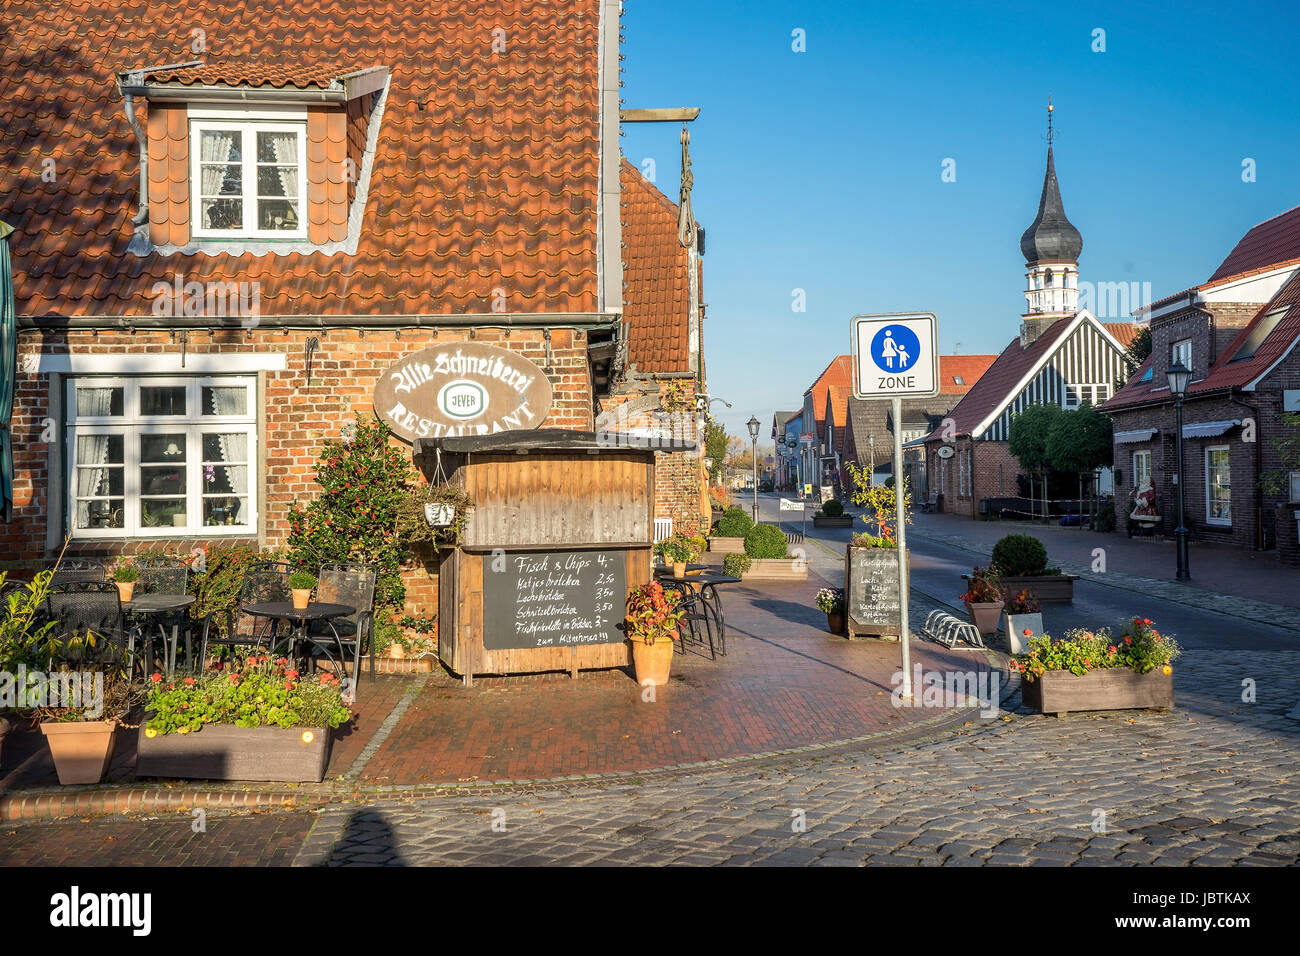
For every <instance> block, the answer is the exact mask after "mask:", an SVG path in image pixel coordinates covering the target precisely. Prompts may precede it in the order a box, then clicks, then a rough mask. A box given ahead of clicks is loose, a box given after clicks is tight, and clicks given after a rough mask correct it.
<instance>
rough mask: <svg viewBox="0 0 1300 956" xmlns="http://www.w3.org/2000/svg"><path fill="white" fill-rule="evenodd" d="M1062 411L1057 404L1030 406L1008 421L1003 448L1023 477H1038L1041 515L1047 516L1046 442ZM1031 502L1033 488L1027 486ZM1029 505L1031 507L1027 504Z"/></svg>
mask: <svg viewBox="0 0 1300 956" xmlns="http://www.w3.org/2000/svg"><path fill="white" fill-rule="evenodd" d="M1064 414H1065V410H1064V409H1063V408H1061V406H1059V405H1030V406H1029V407H1028V408H1026V409H1025V410H1024V411H1023V412H1021V413H1020V414H1019V415H1016V416H1015V417H1014V418H1012V419H1011V429H1010V431H1009V433H1008V435H1007V439H1008V441H1007V447H1008V450H1009V451H1010V452H1011V454H1012V455H1014V456H1015V457H1016V459H1017V460H1018V461H1019V462H1020V467H1021V468H1023V469H1024V470H1025V473H1026V474H1027V475H1031V476H1032V475H1038V476H1039V477H1040V478H1042V480H1043V499H1044V500H1043V513H1044V515H1046V513H1047V500H1046V499H1047V473H1048V470H1049V469H1050V468H1051V466H1052V460H1051V457H1050V456H1049V455H1048V452H1047V442H1048V440H1049V439H1050V438H1051V436H1052V433H1053V432H1054V431H1055V430H1056V428H1057V423H1058V422H1059V421H1060V418H1061V416H1062V415H1064ZM1029 497H1030V501H1031V502H1032V501H1033V498H1034V495H1033V486H1032V484H1031V486H1030V494H1029ZM1031 506H1032V505H1031Z"/></svg>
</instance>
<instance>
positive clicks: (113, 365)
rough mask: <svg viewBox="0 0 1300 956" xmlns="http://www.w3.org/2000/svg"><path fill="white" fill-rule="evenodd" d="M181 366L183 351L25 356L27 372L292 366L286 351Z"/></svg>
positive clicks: (192, 357)
mask: <svg viewBox="0 0 1300 956" xmlns="http://www.w3.org/2000/svg"><path fill="white" fill-rule="evenodd" d="M184 361H185V364H184V365H183V366H182V365H181V353H180V352H179V351H176V352H165V353H163V354H161V355H142V354H139V353H134V352H133V353H131V354H129V355H84V354H81V353H74V354H66V353H65V354H58V355H51V354H49V353H45V352H41V353H38V354H36V355H31V354H28V355H24V356H23V357H22V362H21V363H20V364H21V366H22V371H23V373H24V374H25V375H46V374H58V375H166V374H181V375H200V374H204V373H219V374H237V373H239V372H282V371H284V370H285V369H286V368H288V367H289V357H288V356H287V355H285V353H283V352H260V353H247V352H231V353H210V352H201V353H198V354H187V355H186V356H185V359H184Z"/></svg>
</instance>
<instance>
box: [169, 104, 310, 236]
mask: <svg viewBox="0 0 1300 956" xmlns="http://www.w3.org/2000/svg"><path fill="white" fill-rule="evenodd" d="M306 163H307V127H306V125H305V124H304V123H263V122H236V121H224V120H194V121H192V122H191V123H190V197H191V202H192V203H193V206H194V208H193V210H192V215H191V217H190V218H191V221H192V225H193V230H194V235H195V236H197V237H241V238H243V237H253V238H264V239H305V238H306V236H307V168H306Z"/></svg>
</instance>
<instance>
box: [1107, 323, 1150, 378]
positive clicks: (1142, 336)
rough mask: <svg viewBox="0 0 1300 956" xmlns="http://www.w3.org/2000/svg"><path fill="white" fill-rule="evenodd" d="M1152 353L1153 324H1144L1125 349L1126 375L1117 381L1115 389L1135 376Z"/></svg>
mask: <svg viewBox="0 0 1300 956" xmlns="http://www.w3.org/2000/svg"><path fill="white" fill-rule="evenodd" d="M1150 355H1151V326H1149V325H1144V326H1142V327H1141V328H1140V329H1138V330H1137V334H1136V335H1134V336H1133V341H1132V342H1130V343H1129V345H1128V348H1126V349H1125V350H1124V366H1125V369H1124V377H1123V379H1122V380H1121V381H1118V382H1116V383H1115V391H1117V392H1118V391H1119V390H1120V389H1121V388H1123V387H1124V385H1125V383H1127V382H1128V380H1129V379H1130V378H1132V377H1133V373H1134V372H1136V371H1137V370H1138V369H1139V368H1141V367H1142V363H1143V362H1145V361H1146V360H1147V358H1148V357H1150Z"/></svg>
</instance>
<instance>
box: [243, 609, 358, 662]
mask: <svg viewBox="0 0 1300 956" xmlns="http://www.w3.org/2000/svg"><path fill="white" fill-rule="evenodd" d="M243 611H244V612H245V613H247V614H251V615H253V616H254V617H267V618H271V619H273V620H279V621H289V622H290V623H291V624H292V625H293V632H292V633H291V634H290V635H289V638H288V640H289V653H290V654H291V655H292V654H294V653H295V652H296V650H297V648H298V646H299V645H300V644H315V645H316V646H317V647H319V648H320V649H321V650H323V651H324V652H325V656H326V657H327V658H329V662H330V665H331V667H332V668H333V669H334V671H335V672H336V674H337V675H338V678H339V680H343V678H344V677H346V676H347V674H346V672H345V669H344V667H343V666H342V664H340V663H339V661H342V659H343V639H342V638H341V637H339V632H338V630H337V629H336V628H335V627H334V623H333V622H334V618H338V617H347V616H348V615H350V614H355V613H356V612H357V609H356V608H354V607H352V606H351V605H348V604H325V603H322V602H319V601H309V602H308V603H307V606H306V607H294V606H293V602H292V601H267V602H264V603H261V604H247V605H245V606H244V607H243ZM312 621H324V622H325V623H326V624H327V625H328V626H329V629H330V632H331V633H332V634H333V635H334V641H335V643H336V645H337V646H338V649H339V659H338V660H337V661H336V660H335V659H334V655H333V654H331V653H330V651H329V648H328V647H326V646H325V645H324V644H321V643H320V642H319V640H318V639H313V638H311V637H309V636H308V634H307V628H308V627H309V626H310V625H311V622H312Z"/></svg>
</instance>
